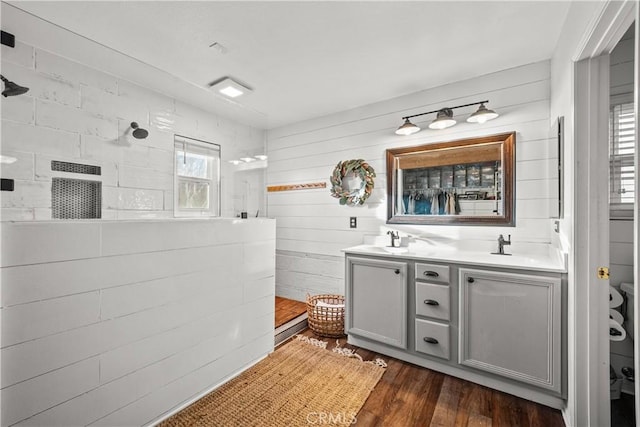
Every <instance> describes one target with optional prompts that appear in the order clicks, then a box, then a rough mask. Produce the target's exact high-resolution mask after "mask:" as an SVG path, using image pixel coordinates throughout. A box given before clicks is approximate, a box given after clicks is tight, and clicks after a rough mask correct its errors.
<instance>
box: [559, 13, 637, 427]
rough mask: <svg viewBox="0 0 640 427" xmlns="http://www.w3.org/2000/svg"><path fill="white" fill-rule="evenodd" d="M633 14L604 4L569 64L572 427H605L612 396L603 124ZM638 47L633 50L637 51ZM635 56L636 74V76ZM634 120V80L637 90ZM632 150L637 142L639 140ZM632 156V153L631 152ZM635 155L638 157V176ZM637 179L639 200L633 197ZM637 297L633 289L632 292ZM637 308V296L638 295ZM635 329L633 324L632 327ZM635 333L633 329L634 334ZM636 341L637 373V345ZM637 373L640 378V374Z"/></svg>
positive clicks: (608, 418)
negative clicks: (615, 60) (612, 57)
mask: <svg viewBox="0 0 640 427" xmlns="http://www.w3.org/2000/svg"><path fill="white" fill-rule="evenodd" d="M638 9H639V8H638V7H637V2H635V1H623V2H614V1H609V2H607V5H606V6H605V7H604V8H603V11H602V13H601V14H600V16H599V17H598V19H597V20H596V21H595V22H594V24H593V26H592V27H591V29H590V32H589V33H588V34H587V35H586V36H585V38H584V39H583V43H581V45H580V46H579V48H578V50H577V52H576V54H575V56H574V58H573V59H574V61H575V64H574V92H573V93H574V102H573V105H574V140H573V153H574V176H573V182H574V199H573V212H574V215H575V220H574V221H573V230H572V236H573V242H572V246H573V248H574V249H573V257H572V258H573V263H572V268H573V271H574V278H573V281H572V282H571V283H572V284H573V291H574V304H573V307H574V311H575V312H574V313H573V319H572V322H573V328H574V334H573V343H572V344H573V346H570V347H573V349H574V351H573V358H574V363H575V365H574V372H573V375H572V376H570V378H573V381H572V383H571V384H570V385H569V387H570V391H573V392H574V394H575V395H574V397H573V402H574V405H573V408H569V410H572V411H573V413H572V414H570V417H569V418H570V419H571V420H573V422H574V424H575V425H597V426H603V427H606V426H610V424H611V401H610V395H609V394H610V393H609V333H608V330H609V323H608V322H609V304H608V300H609V297H608V293H609V287H608V285H609V281H608V280H602V279H598V278H597V277H596V271H597V269H598V267H600V266H608V265H609V201H608V194H609V190H608V179H606V177H608V162H606V161H602V159H606V158H608V144H603V141H608V126H609V125H608V117H609V54H610V53H611V51H612V50H613V48H614V47H615V45H616V44H617V43H618V41H620V39H621V38H622V35H623V34H624V32H625V31H626V29H627V28H628V27H629V26H630V25H631V23H632V22H633V20H634V19H635V21H636V43H637V41H638V27H639V23H638V21H639V20H638V19H637V18H638ZM636 46H638V45H637V44H636ZM637 56H638V55H636V58H635V74H636V76H637V75H638V57H637ZM635 104H636V117H637V109H638V80H636V83H635ZM636 148H637V139H636ZM636 153H637V149H636ZM637 167H638V155H636V170H638V169H637ZM637 175H638V174H636V195H637V193H638V186H637V182H638V176H637ZM634 218H635V224H634V235H635V240H634V278H635V283H638V271H639V265H638V222H637V221H638V203H636V205H635V209H634ZM636 289H637V287H636ZM635 301H636V304H637V302H638V292H636V293H635ZM635 322H636V323H635V326H636V328H637V327H638V323H639V322H638V316H636V319H635ZM636 330H638V329H636ZM639 341H640V340H635V342H634V346H635V352H636V357H635V369H636V370H637V369H638V359H640V357H638V354H639V353H638V342H639ZM639 372H640V371H639ZM635 387H636V395H635V398H636V419H640V417H639V416H638V414H639V413H640V404H639V403H638V401H639V398H640V393H639V384H638V383H637V382H636V384H635Z"/></svg>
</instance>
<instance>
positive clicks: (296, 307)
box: [276, 297, 307, 329]
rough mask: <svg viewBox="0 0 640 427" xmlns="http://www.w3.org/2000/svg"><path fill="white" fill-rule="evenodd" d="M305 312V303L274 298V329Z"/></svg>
mask: <svg viewBox="0 0 640 427" xmlns="http://www.w3.org/2000/svg"><path fill="white" fill-rule="evenodd" d="M306 312H307V304H306V303H304V302H300V301H295V300H292V299H288V298H282V297H276V329H277V328H279V327H280V326H282V325H284V324H285V323H287V322H288V321H290V320H293V319H295V318H296V317H298V316H300V315H301V314H303V313H306Z"/></svg>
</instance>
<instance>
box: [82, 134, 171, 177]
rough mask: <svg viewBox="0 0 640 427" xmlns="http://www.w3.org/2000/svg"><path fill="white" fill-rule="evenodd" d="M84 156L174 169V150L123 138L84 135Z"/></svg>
mask: <svg viewBox="0 0 640 427" xmlns="http://www.w3.org/2000/svg"><path fill="white" fill-rule="evenodd" d="M81 142H82V157H83V158H85V159H92V160H98V161H103V162H104V161H112V162H116V163H119V164H125V165H131V166H137V167H144V168H150V169H156V170H173V151H166V150H160V149H156V148H152V147H150V146H148V145H140V144H138V143H132V144H127V143H126V141H123V140H122V138H121V139H120V140H118V141H109V140H105V139H102V138H97V137H94V136H90V135H82V136H81Z"/></svg>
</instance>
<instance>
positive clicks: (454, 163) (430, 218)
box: [387, 133, 515, 225]
mask: <svg viewBox="0 0 640 427" xmlns="http://www.w3.org/2000/svg"><path fill="white" fill-rule="evenodd" d="M514 145H515V133H508V134H500V135H491V136H485V137H479V138H470V139H465V140H460V141H451V142H445V143H436V144H428V145H423V146H418V147H405V148H399V149H391V150H387V176H388V177H391V179H390V180H389V183H388V193H387V195H388V201H389V206H388V221H387V222H388V223H391V224H394V223H395V224H403V223H404V224H443V223H445V224H455V223H462V224H469V225H480V224H508V225H512V224H513V218H514V216H513V209H514V207H513V177H514V176H515V174H514Z"/></svg>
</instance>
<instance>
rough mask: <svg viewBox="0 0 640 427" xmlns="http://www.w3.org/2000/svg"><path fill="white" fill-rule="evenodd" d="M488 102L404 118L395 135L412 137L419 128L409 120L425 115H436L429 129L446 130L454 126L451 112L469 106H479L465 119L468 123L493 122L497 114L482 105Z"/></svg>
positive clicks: (473, 103)
mask: <svg viewBox="0 0 640 427" xmlns="http://www.w3.org/2000/svg"><path fill="white" fill-rule="evenodd" d="M488 102H489V101H488V100H487V101H480V102H472V103H471V104H464V105H458V106H456V107H446V108H441V109H439V110H434V111H427V112H426V113H419V114H413V115H411V116H405V117H403V118H402V119H403V120H404V123H403V124H402V125H401V126H400V127H399V128H398V129H397V130H396V134H397V135H412V134H414V133H416V132H419V131H420V127H419V126H417V125H415V124H413V123H411V121H410V120H409V119H411V118H413V117H418V116H424V115H425V114H432V113H437V114H436V118H435V119H434V120H433V121H432V122H431V123H429V129H446V128H448V127H451V126H453V125H455V124H456V120H455V119H454V118H453V110H454V109H456V108H462V107H469V106H471V105H480V107H478V110H477V111H476V112H475V113H473V114H472V115H471V116H469V118H468V119H467V122H469V123H484V122H488V121H489V120H493V119H495V118H496V117H498V113H496V112H495V111H493V110H490V109H488V108H487V107H485V105H484V104H486V103H488Z"/></svg>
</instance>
